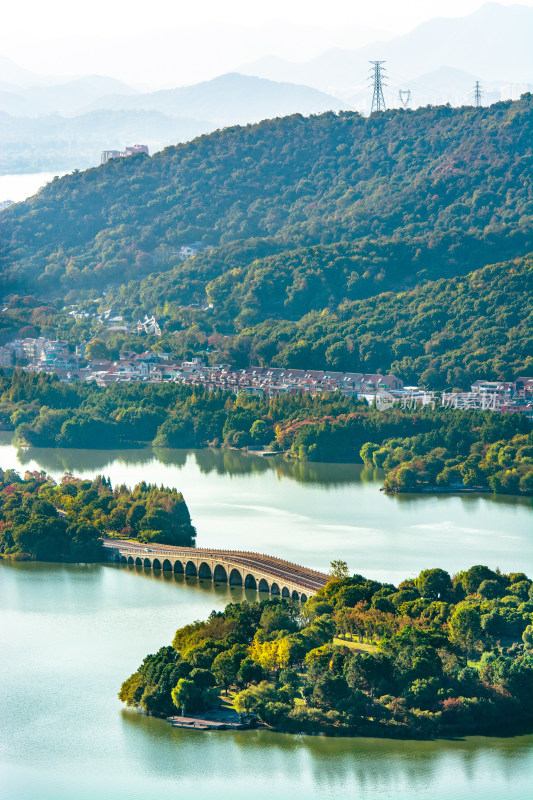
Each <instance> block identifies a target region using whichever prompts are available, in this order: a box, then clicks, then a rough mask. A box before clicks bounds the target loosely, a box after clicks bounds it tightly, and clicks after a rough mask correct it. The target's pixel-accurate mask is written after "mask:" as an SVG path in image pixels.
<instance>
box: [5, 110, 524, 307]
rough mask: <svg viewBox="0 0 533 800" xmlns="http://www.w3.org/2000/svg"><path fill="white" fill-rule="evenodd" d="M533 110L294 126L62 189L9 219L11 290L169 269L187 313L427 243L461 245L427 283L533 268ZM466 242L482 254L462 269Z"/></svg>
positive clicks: (175, 153)
mask: <svg viewBox="0 0 533 800" xmlns="http://www.w3.org/2000/svg"><path fill="white" fill-rule="evenodd" d="M532 102H533V97H532V96H531V95H525V96H524V98H523V99H522V100H521V101H519V102H515V103H510V102H508V103H499V104H496V105H494V106H491V107H490V108H479V109H474V108H469V107H468V108H467V107H465V108H459V109H452V108H448V107H438V108H426V109H420V110H418V111H415V112H404V111H394V112H390V113H389V112H387V114H383V115H374V116H372V117H370V118H367V119H365V118H363V117H361V116H359V115H357V114H353V113H341V114H339V115H335V114H334V113H329V114H323V115H321V116H315V117H309V118H303V117H301V116H299V115H294V116H292V117H285V118H282V119H275V120H270V121H266V122H263V123H260V124H258V125H254V126H247V127H244V128H230V129H226V130H223V131H217V132H215V133H213V134H211V135H209V136H203V137H201V138H199V139H196V140H194V141H193V142H189V143H186V144H183V145H178V146H177V147H173V148H167V150H165V151H163V152H162V153H160V154H156V155H155V156H154V157H152V158H143V157H136V158H132V159H127V160H116V161H113V162H109V163H108V164H107V165H105V166H104V167H100V168H96V169H93V170H89V171H87V172H83V173H74V174H72V175H69V176H65V177H64V178H62V179H60V180H57V181H54V182H53V183H52V184H51V185H50V186H48V187H47V188H46V189H45V190H43V191H41V192H40V193H39V194H38V195H36V196H35V197H33V198H31V199H30V200H28V201H27V202H26V203H23V204H19V205H16V206H13V207H11V208H9V209H7V211H5V212H4V213H3V214H2V218H1V222H2V242H3V248H2V253H1V256H2V263H1V266H2V279H3V288H4V289H18V290H20V289H24V290H25V291H28V290H31V291H39V292H42V293H45V292H49V293H57V292H58V291H60V292H62V293H65V292H68V291H69V290H71V289H74V290H75V291H77V292H78V291H79V290H80V289H83V288H95V289H98V290H99V291H100V290H101V288H102V286H105V284H106V283H111V282H115V283H125V282H126V281H128V280H131V279H136V278H140V277H143V276H145V275H147V274H148V273H150V272H154V271H156V272H159V271H161V269H162V268H164V269H165V270H168V276H167V277H166V278H165V281H164V282H163V283H162V284H161V285H160V286H159V287H158V289H159V291H162V292H163V293H164V292H165V291H166V290H168V293H169V295H171V294H172V292H173V291H174V293H175V294H176V295H177V298H176V299H177V300H179V301H181V302H183V301H185V302H190V298H191V295H193V294H194V293H197V294H198V293H199V294H202V293H203V292H205V287H206V283H207V282H208V281H210V280H214V279H216V278H218V277H219V276H220V275H222V274H223V273H225V272H228V271H230V270H232V269H234V268H236V267H243V266H246V265H247V264H251V263H252V262H253V261H254V259H255V258H257V257H258V256H259V257H263V256H265V255H268V254H272V253H280V252H283V251H292V250H295V249H297V248H301V247H309V246H325V245H333V244H335V243H337V242H347V243H355V242H360V241H361V240H364V239H372V240H379V239H382V238H383V237H385V239H386V240H392V241H394V242H395V241H400V240H404V241H410V240H412V239H413V237H417V238H418V239H419V240H421V241H420V244H421V246H423V247H426V248H428V249H429V250H431V248H432V246H433V245H434V243H435V242H437V243H439V242H442V241H444V240H445V239H446V236H447V235H450V239H449V241H448V244H447V245H446V247H445V250H446V252H445V253H444V254H443V256H442V258H441V259H440V262H439V264H440V266H439V269H438V270H436V271H434V272H433V273H432V274H428V275H427V276H426V277H439V275H440V274H457V273H459V272H463V273H464V272H466V271H468V269H471V268H472V266H476V267H478V266H481V264H482V263H483V262H480V261H479V260H478V251H479V250H481V251H482V252H483V257H484V258H485V261H484V263H488V261H497V260H499V259H500V258H501V250H502V248H504V251H505V257H507V256H514V255H520V254H524V253H525V252H527V251H528V250H530V249H531V247H532V244H533V243H532V237H531V232H532V217H533V192H532V186H531V183H532V180H531V179H532V174H533V170H532V166H533V150H532V148H533V144H532V143H533V115H532ZM511 234H512V235H513V237H514V239H509V236H510V235H511ZM464 236H467V237H468V238H469V240H470V242H471V245H470V246H469V247H468V248H467V253H466V256H465V254H464V253H462V254H461V257H460V259H459V263H457V258H456V255H455V252H454V248H455V245H454V242H455V240H456V238H458V237H459V238H461V237H464ZM195 240H202V241H203V242H205V243H207V244H211V245H215V246H216V247H215V250H213V251H212V252H211V253H210V254H209V255H208V256H203V257H198V258H197V259H194V263H187V264H186V265H185V267H184V266H183V265H181V264H180V263H178V261H177V258H176V257H175V256H174V253H173V251H174V250H175V248H177V247H179V246H180V245H182V244H188V243H190V242H193V241H195ZM255 240H257V241H255ZM474 242H479V244H472V243H474ZM438 246H440V245H438ZM219 248H220V249H219ZM486 250H491V251H493V255H492V257H487V253H486V252H485V251H486ZM172 268H173V269H172ZM184 269H185V272H184ZM347 269H348V268H347ZM439 270H442V271H440V272H439ZM348 271H349V269H348ZM403 272H405V270H403ZM183 275H186V287H185V289H183V288H182V285H181V284H182V276H183ZM397 279H398V280H397V281H396V285H403V284H405V283H406V280H407V284H410V285H414V284H415V283H416V282H417V281H418V280H419V279H420V276H418V275H417V270H416V269H415V271H414V272H413V271H412V270H408V274H407V276H406V275H405V274H401V275H398V276H397ZM388 280H389V276H387V281H388ZM384 288H394V285H391V286H390V287H389V285H388V283H386V284H385V285H384V286H383V285H381V286H380V287H378V290H380V291H381V290H382V289H384ZM349 296H350V297H353V295H349ZM160 297H161V294H160ZM321 303H322V297H320V302H319V303H318V305H316V304H315V303H314V301H313V299H312V297H311V299H310V304H311V305H310V307H320V304H321Z"/></svg>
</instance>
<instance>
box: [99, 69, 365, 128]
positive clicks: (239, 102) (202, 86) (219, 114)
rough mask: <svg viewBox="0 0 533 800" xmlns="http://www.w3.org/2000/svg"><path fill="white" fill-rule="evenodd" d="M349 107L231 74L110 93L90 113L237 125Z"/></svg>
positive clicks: (304, 91) (286, 85)
mask: <svg viewBox="0 0 533 800" xmlns="http://www.w3.org/2000/svg"><path fill="white" fill-rule="evenodd" d="M349 107H350V106H349V104H348V103H346V102H343V101H341V100H338V98H336V97H333V96H331V95H328V94H325V93H324V92H320V91H318V90H317V89H312V88H310V87H308V86H296V85H294V84H291V83H279V82H276V81H271V80H267V79H265V78H255V77H252V76H249V75H240V74H238V73H228V74H227V75H221V76H220V77H218V78H214V79H213V80H211V81H204V82H203V83H198V84H196V85H194V86H184V87H182V88H179V89H164V90H162V91H159V92H149V93H147V94H135V95H124V94H122V95H118V94H114V95H110V96H108V97H103V98H100V99H98V100H96V101H95V102H93V103H92V104H91V109H95V108H113V109H119V108H121V109H138V110H141V109H142V110H145V111H159V112H161V113H163V114H168V115H169V116H172V117H183V116H187V117H194V118H195V119H209V120H210V121H211V122H214V123H217V125H222V126H226V125H237V124H247V123H250V122H259V121H261V120H262V119H272V118H273V117H284V116H287V115H289V114H295V113H300V114H305V115H308V114H319V113H322V112H323V111H339V110H340V109H343V108H349Z"/></svg>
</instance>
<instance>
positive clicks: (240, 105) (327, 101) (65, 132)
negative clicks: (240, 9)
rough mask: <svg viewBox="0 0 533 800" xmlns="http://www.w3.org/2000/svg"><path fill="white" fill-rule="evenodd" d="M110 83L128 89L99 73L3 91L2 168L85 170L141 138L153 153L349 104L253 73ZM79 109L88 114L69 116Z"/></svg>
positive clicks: (0, 109) (0, 108) (0, 100)
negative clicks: (227, 130) (194, 80)
mask: <svg viewBox="0 0 533 800" xmlns="http://www.w3.org/2000/svg"><path fill="white" fill-rule="evenodd" d="M112 83H114V84H118V85H119V86H120V87H122V88H124V85H123V84H119V82H118V81H112V79H108V78H97V77H96V76H95V77H93V78H86V79H80V80H78V81H72V82H71V83H70V84H61V85H59V86H51V87H34V88H33V89H25V90H23V91H22V92H21V93H20V94H19V95H16V94H14V93H8V92H3V93H2V92H0V124H1V129H0V150H1V152H0V173H1V172H4V173H9V172H40V171H47V170H50V171H54V170H58V171H66V170H69V169H75V168H77V169H83V168H86V167H90V166H95V165H96V164H98V163H99V158H100V151H101V150H105V149H114V148H115V149H122V148H123V147H124V146H125V145H127V144H134V143H137V142H139V143H142V144H147V145H148V147H149V148H150V152H155V151H156V150H160V149H162V148H163V147H166V146H167V145H171V144H177V143H178V142H182V141H185V140H187V139H191V138H194V137H195V136H198V135H200V134H202V133H208V132H210V131H213V130H216V128H220V127H226V126H230V125H236V124H248V123H253V122H259V121H261V120H263V119H271V118H273V117H282V116H287V115H290V114H295V113H300V114H303V115H309V114H319V113H321V112H323V111H338V110H340V109H342V108H346V109H349V108H350V107H351V106H350V104H349V103H348V102H345V101H344V102H343V101H341V100H337V98H335V97H332V96H330V95H327V94H324V93H323V92H320V91H318V90H317V89H311V88H309V87H307V86H295V85H293V84H288V83H277V82H274V81H269V80H266V79H264V78H254V77H251V76H248V75H238V74H228V75H222V76H220V77H218V78H215V79H214V80H212V81H206V82H204V83H199V84H197V85H196V86H187V87H184V88H181V89H169V90H165V91H159V92H150V93H147V94H141V93H140V92H135V90H133V89H131V88H130V87H125V89H129V91H127V92H126V91H123V92H122V93H120V94H119V93H114V94H105V93H104V94H103V95H101V96H98V90H99V87H107V86H110V85H111V84H112ZM6 98H7V99H8V100H9V102H7V101H6ZM13 98H15V99H17V100H18V101H19V105H18V106H17V105H16V103H15V102H14V100H13ZM13 108H15V111H13ZM17 108H20V109H22V110H21V111H16V109H17ZM54 108H60V109H61V110H62V114H63V115H67V116H62V115H59V114H58V113H57V112H54V111H53V109H54ZM80 108H83V109H84V112H83V113H79V114H76V116H68V115H72V114H74V113H75V112H76V110H80ZM32 109H33V113H30V111H31V110H32ZM37 109H40V110H41V111H42V114H41V115H40V116H39V115H38V114H37ZM44 109H46V112H45V111H44ZM6 112H7V113H6Z"/></svg>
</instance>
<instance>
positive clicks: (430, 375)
mask: <svg viewBox="0 0 533 800" xmlns="http://www.w3.org/2000/svg"><path fill="white" fill-rule="evenodd" d="M224 356H225V358H226V359H227V360H231V361H238V362H240V363H241V364H243V365H244V364H247V363H258V362H262V363H265V364H273V365H277V366H282V367H294V368H297V367H301V366H304V365H305V367H307V368H309V369H313V368H314V369H324V368H326V367H327V368H329V369H335V370H342V371H352V372H375V371H377V370H378V369H379V370H380V371H382V372H384V373H386V372H389V371H390V372H394V373H395V374H397V375H400V376H401V377H402V378H403V380H404V381H405V382H406V383H417V382H419V381H421V382H422V384H423V385H425V386H426V387H428V388H431V389H442V388H445V387H446V386H448V387H456V386H457V387H460V388H465V389H466V388H468V387H469V385H470V384H471V383H472V382H473V381H474V380H476V379H477V378H480V377H484V378H487V379H494V380H495V379H500V380H505V379H507V380H509V379H513V378H515V377H517V376H518V375H520V374H522V375H524V374H526V375H529V374H531V371H532V370H533V256H531V255H530V256H527V257H525V258H521V259H516V260H514V261H509V262H505V263H502V264H495V265H492V266H488V267H485V268H484V269H480V270H476V271H475V272H471V273H470V274H468V275H466V276H464V277H457V278H452V279H449V280H443V279H440V280H437V281H433V282H431V283H427V284H426V285H424V286H422V287H419V288H417V289H414V290H412V291H409V292H399V293H396V294H394V293H392V292H388V293H385V294H380V295H378V296H376V297H372V298H369V299H367V300H359V301H355V302H346V303H344V304H342V305H340V306H339V307H338V308H336V309H334V310H332V311H323V312H311V313H309V314H307V315H306V316H304V317H302V319H300V320H299V321H298V322H287V321H279V320H268V321H266V322H264V323H261V324H259V325H256V326H254V327H249V328H244V330H243V331H242V332H241V333H240V334H239V335H238V336H236V337H234V338H233V339H231V341H230V344H229V346H228V348H227V350H226V352H225V353H224Z"/></svg>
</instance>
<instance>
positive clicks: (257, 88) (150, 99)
mask: <svg viewBox="0 0 533 800" xmlns="http://www.w3.org/2000/svg"><path fill="white" fill-rule="evenodd" d="M532 42H533V8H531V7H526V6H521V5H513V6H501V5H498V4H496V3H489V4H487V5H485V6H483V7H482V8H481V9H479V10H478V11H476V12H475V13H473V14H470V15H468V16H466V17H462V18H460V19H434V20H430V21H429V22H426V23H424V24H422V25H419V26H418V27H417V28H415V29H414V30H413V31H411V32H410V33H408V34H406V35H404V36H398V37H396V38H394V39H392V40H390V41H387V42H376V43H375V44H373V45H366V46H365V47H361V48H358V49H356V50H341V49H335V50H328V51H326V52H324V53H323V54H322V55H320V56H318V57H316V58H313V59H311V60H309V61H306V62H303V63H292V62H290V61H285V60H283V59H280V58H274V57H272V58H271V57H267V58H262V59H260V60H259V61H256V62H254V63H253V64H248V65H245V66H243V67H242V70H241V72H244V73H247V74H241V73H235V72H233V73H228V74H225V75H221V76H219V77H217V78H214V79H212V80H209V81H204V82H202V83H198V84H195V85H192V86H185V87H178V88H174V89H165V90H161V91H153V92H147V93H146V92H140V91H138V90H137V89H135V88H133V87H132V86H129V85H128V84H126V83H123V82H122V81H119V80H116V79H115V78H110V77H105V76H100V75H89V76H85V77H79V78H75V79H72V80H65V78H60V77H57V76H55V77H54V76H50V75H39V74H37V73H35V72H32V71H31V70H27V69H24V68H23V67H20V66H19V65H17V64H15V63H14V62H13V61H11V60H9V59H6V58H1V57H0V74H1V76H2V80H1V81H0V113H1V112H4V114H9V115H10V116H9V118H7V117H5V118H4V119H3V121H2V122H3V126H2V127H3V130H2V131H0V146H1V147H2V156H1V158H0V172H9V171H15V172H32V171H40V170H51V171H54V170H57V171H65V170H68V169H73V168H84V167H87V166H90V165H93V164H96V163H98V153H99V150H100V149H107V148H117V149H118V148H122V147H124V146H125V145H127V144H133V143H135V142H138V141H140V140H142V143H144V144H148V146H149V147H150V151H151V152H154V151H155V150H158V149H160V148H162V147H165V146H167V145H170V144H176V143H178V142H180V141H183V140H184V139H186V138H188V137H194V136H196V135H198V134H200V133H206V132H209V131H212V130H215V129H216V128H219V127H226V126H232V125H237V124H249V123H254V122H258V121H260V120H263V119H270V118H274V117H278V116H287V115H291V114H294V113H300V114H303V115H309V114H316V113H322V112H324V111H329V110H331V111H339V110H341V109H344V110H351V109H357V110H359V111H362V112H363V113H366V112H369V111H370V102H371V90H370V88H369V85H368V80H367V79H368V70H369V66H370V65H369V61H370V60H372V59H381V60H384V61H385V62H386V63H385V67H386V70H387V78H386V87H385V101H386V104H387V107H395V106H399V105H400V99H399V91H400V89H401V90H404V92H405V94H404V95H403V99H404V100H406V102H407V105H408V107H410V108H415V107H418V106H424V105H429V104H431V105H444V104H446V103H450V104H451V105H454V106H460V105H469V104H472V103H473V87H474V84H475V82H476V80H481V83H482V88H483V95H482V102H483V103H484V104H489V103H492V102H495V101H497V100H500V99H501V98H510V99H517V98H518V97H519V96H520V94H521V93H523V92H524V91H530V90H531V88H532V86H533V47H532V46H531V43H532ZM407 90H408V91H409V95H408V94H407ZM94 112H98V114H95V113H94ZM47 117H51V118H50V119H47ZM74 117H75V118H76V121H74V120H72V119H69V118H74ZM28 118H34V119H33V120H30V119H28Z"/></svg>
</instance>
